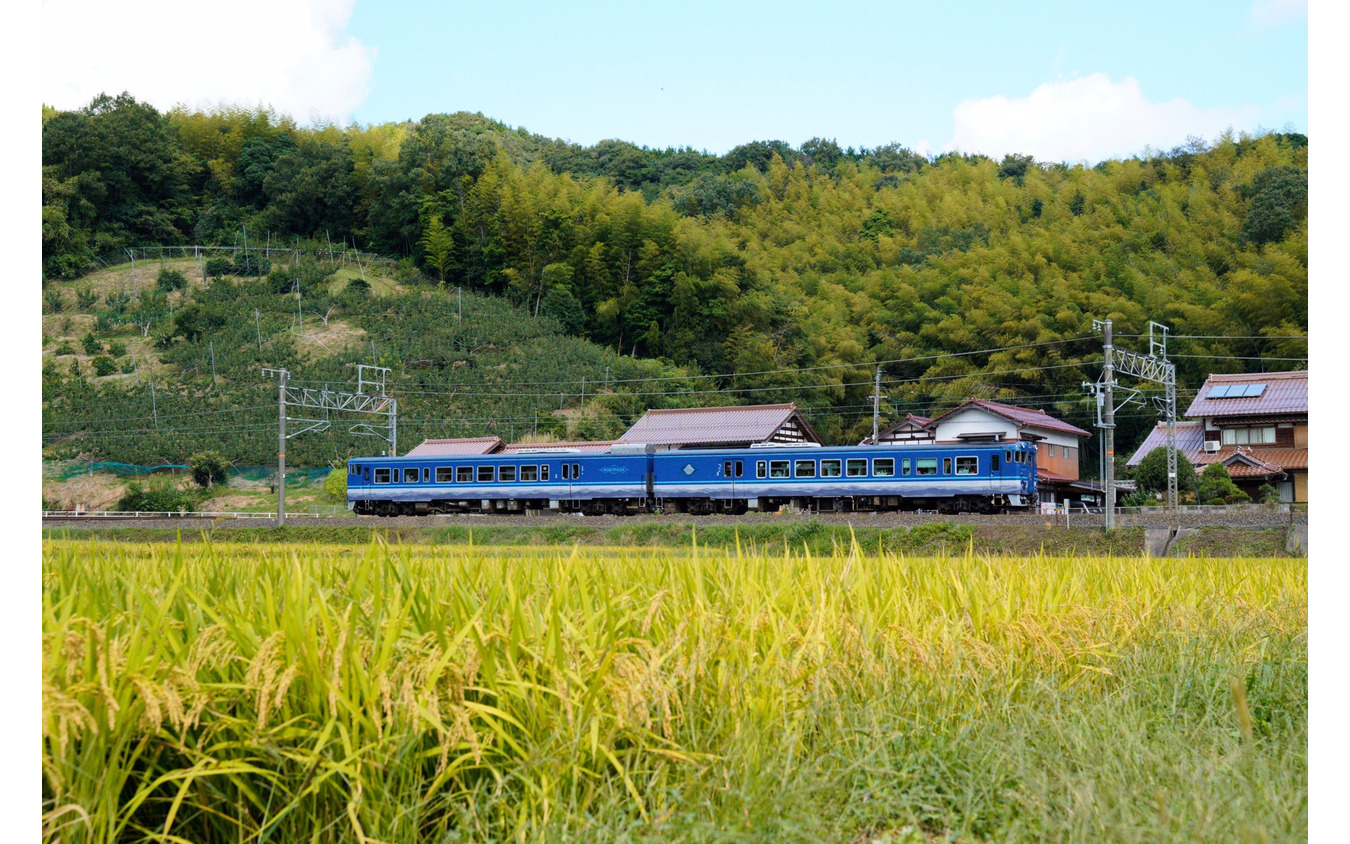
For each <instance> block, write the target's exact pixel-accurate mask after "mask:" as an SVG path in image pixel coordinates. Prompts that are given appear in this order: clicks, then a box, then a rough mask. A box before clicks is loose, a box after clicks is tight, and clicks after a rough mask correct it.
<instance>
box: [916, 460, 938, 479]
mask: <svg viewBox="0 0 1350 844" xmlns="http://www.w3.org/2000/svg"><path fill="white" fill-rule="evenodd" d="M914 474H916V475H936V474H937V458H936V457H920V458H918V459H917V460H915V461H914Z"/></svg>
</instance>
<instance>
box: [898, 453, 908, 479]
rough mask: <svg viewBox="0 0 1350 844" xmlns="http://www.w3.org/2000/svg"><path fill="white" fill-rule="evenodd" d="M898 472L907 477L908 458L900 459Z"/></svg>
mask: <svg viewBox="0 0 1350 844" xmlns="http://www.w3.org/2000/svg"><path fill="white" fill-rule="evenodd" d="M900 474H902V475H904V476H905V477H909V458H908V457H906V458H905V459H904V460H901V461H900Z"/></svg>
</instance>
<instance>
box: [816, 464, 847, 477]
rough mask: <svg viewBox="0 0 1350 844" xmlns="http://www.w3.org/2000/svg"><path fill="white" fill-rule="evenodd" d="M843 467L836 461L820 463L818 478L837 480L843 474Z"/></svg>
mask: <svg viewBox="0 0 1350 844" xmlns="http://www.w3.org/2000/svg"><path fill="white" fill-rule="evenodd" d="M843 471H844V465H843V463H841V462H840V461H838V460H822V461H820V476H821V477H822V478H837V477H839V476H840V475H841V474H843Z"/></svg>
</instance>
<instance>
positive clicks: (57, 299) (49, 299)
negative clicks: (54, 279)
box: [42, 287, 66, 314]
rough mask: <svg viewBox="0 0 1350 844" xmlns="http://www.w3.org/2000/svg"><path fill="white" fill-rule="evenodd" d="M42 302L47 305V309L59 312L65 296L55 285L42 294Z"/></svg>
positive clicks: (64, 304)
mask: <svg viewBox="0 0 1350 844" xmlns="http://www.w3.org/2000/svg"><path fill="white" fill-rule="evenodd" d="M42 302H43V304H45V305H46V306H47V310H48V311H50V312H52V313H54V314H59V313H61V309H62V308H64V307H65V306H66V298H65V297H64V296H62V295H61V291H60V290H57V289H56V288H55V287H53V288H52V289H50V290H48V291H47V292H46V293H43V294H42Z"/></svg>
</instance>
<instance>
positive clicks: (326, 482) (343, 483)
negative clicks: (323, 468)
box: [323, 466, 347, 504]
mask: <svg viewBox="0 0 1350 844" xmlns="http://www.w3.org/2000/svg"><path fill="white" fill-rule="evenodd" d="M323 497H324V498H325V499H327V500H328V501H331V502H333V503H334V504H346V503H347V467H346V466H338V467H335V468H334V469H333V471H331V472H329V473H328V476H327V477H326V478H324V479H323Z"/></svg>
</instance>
